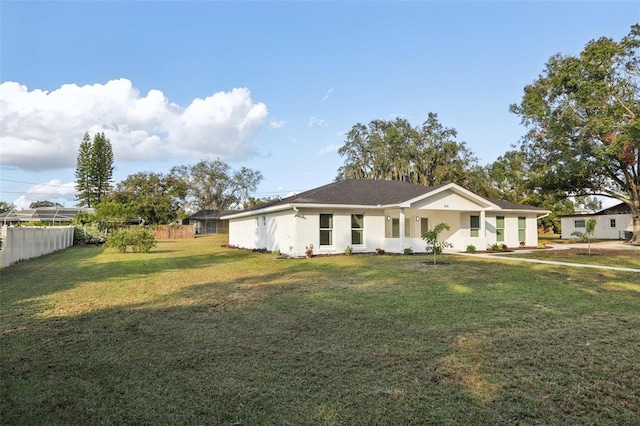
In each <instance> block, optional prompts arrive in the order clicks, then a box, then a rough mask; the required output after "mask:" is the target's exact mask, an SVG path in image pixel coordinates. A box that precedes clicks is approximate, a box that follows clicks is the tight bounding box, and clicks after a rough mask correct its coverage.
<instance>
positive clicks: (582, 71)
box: [511, 24, 640, 244]
mask: <svg viewBox="0 0 640 426" xmlns="http://www.w3.org/2000/svg"><path fill="white" fill-rule="evenodd" d="M639 47H640V25H637V24H636V25H634V26H633V27H632V28H631V32H630V33H629V35H627V36H626V37H624V38H623V39H622V40H621V41H620V42H615V41H614V40H612V39H610V38H605V37H603V38H600V39H598V40H592V41H590V42H589V43H588V44H587V45H586V46H585V48H584V50H583V51H582V52H581V53H580V55H578V56H570V55H568V56H563V55H560V54H557V55H555V56H552V57H551V58H550V59H549V61H548V63H547V65H546V68H545V70H544V72H543V74H542V75H541V76H539V77H538V78H537V79H536V80H535V81H534V83H533V84H531V85H528V86H526V87H525V89H524V96H523V98H522V101H521V103H520V104H519V105H511V111H512V112H514V113H516V114H518V115H520V117H521V119H522V123H523V124H524V125H526V126H527V127H528V133H527V135H526V136H525V137H524V138H523V141H522V146H523V149H524V150H525V151H526V153H527V156H528V158H529V159H530V161H531V162H532V166H531V167H532V179H533V181H534V183H535V185H536V187H538V188H541V189H558V190H563V191H566V192H567V193H568V194H570V195H575V196H581V195H603V196H607V197H612V198H616V199H618V200H620V201H622V202H624V203H625V204H627V205H628V206H629V207H630V209H631V214H632V217H633V231H634V236H633V239H632V241H633V242H634V243H636V244H640V123H639V122H638V119H639V118H640V117H639V114H640V57H639V54H638V48H639Z"/></svg>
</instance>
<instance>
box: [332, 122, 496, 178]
mask: <svg viewBox="0 0 640 426" xmlns="http://www.w3.org/2000/svg"><path fill="white" fill-rule="evenodd" d="M456 136H457V132H456V130H455V129H451V128H446V127H444V126H443V125H442V124H440V122H439V121H438V116H437V115H436V114H434V113H429V115H428V117H427V119H426V120H425V122H424V123H422V126H420V127H413V126H412V125H411V123H409V122H408V121H407V120H405V119H403V118H396V119H395V120H393V121H385V120H373V121H371V122H370V123H369V125H368V126H364V125H363V124H361V123H357V124H356V125H354V126H353V127H352V128H351V130H350V131H349V132H348V133H347V139H346V141H345V143H344V145H343V146H342V147H340V149H339V150H338V154H340V155H341V156H343V157H345V162H344V165H343V166H341V167H340V168H339V169H338V176H337V179H386V180H401V181H405V182H412V183H416V184H420V185H426V186H433V185H438V184H441V183H449V182H454V183H457V184H459V185H462V186H464V187H467V188H469V189H471V190H475V189H477V186H478V183H479V182H482V181H483V180H484V179H483V178H482V176H483V175H484V171H483V170H482V169H481V168H480V167H477V159H476V157H475V156H474V155H473V153H472V152H471V151H470V150H469V149H468V148H467V146H466V144H465V143H464V142H457V141H456V140H455V138H456Z"/></svg>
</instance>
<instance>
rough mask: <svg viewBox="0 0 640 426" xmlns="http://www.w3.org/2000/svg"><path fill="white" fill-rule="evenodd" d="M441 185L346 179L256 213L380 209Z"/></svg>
mask: <svg viewBox="0 0 640 426" xmlns="http://www.w3.org/2000/svg"><path fill="white" fill-rule="evenodd" d="M441 186H444V185H438V186H431V187H429V186H422V185H415V184H413V183H408V182H401V181H397V180H370V179H346V180H341V181H338V182H333V183H330V184H327V185H324V186H321V187H318V188H314V189H311V190H309V191H305V192H301V193H300V194H296V195H292V196H290V197H287V198H284V199H282V200H279V201H274V202H272V203H269V204H266V205H261V206H259V207H257V208H255V209H254V210H258V209H263V208H265V207H272V206H278V205H284V204H342V205H358V206H378V205H387V204H399V203H402V202H404V201H407V200H411V199H413V198H416V197H419V196H421V195H424V194H427V193H429V192H431V191H433V190H435V189H437V188H439V187H441Z"/></svg>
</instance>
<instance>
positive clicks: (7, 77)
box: [0, 0, 640, 207]
mask: <svg viewBox="0 0 640 426" xmlns="http://www.w3.org/2000/svg"><path fill="white" fill-rule="evenodd" d="M0 19H1V21H0V43H1V44H0V108H1V110H0V113H1V116H0V132H1V133H0V173H1V175H0V179H1V180H0V200H2V201H9V202H14V203H16V204H18V205H19V206H20V207H27V206H28V204H29V203H30V202H32V201H35V200H44V199H47V200H55V201H58V202H64V203H65V204H66V205H68V206H70V205H74V204H75V202H74V196H73V180H74V170H75V159H76V155H77V147H78V144H79V143H80V140H81V139H82V135H83V133H84V132H85V131H89V132H90V133H91V134H93V133H95V132H96V131H104V132H105V134H106V135H107V137H109V138H110V139H111V142H112V144H113V146H114V154H115V172H114V178H115V180H116V181H119V180H122V179H124V178H126V177H127V176H128V175H130V174H133V173H136V172H140V171H154V172H167V171H169V169H170V168H171V167H172V166H174V165H180V164H193V163H195V162H197V161H198V160H200V159H205V158H212V159H213V158H217V157H220V158H221V159H223V160H225V161H227V162H228V163H229V164H230V165H231V166H232V167H234V168H239V167H241V166H247V167H251V168H254V169H257V170H260V171H261V172H262V173H263V175H264V180H263V182H262V183H261V185H260V187H259V189H258V191H257V192H256V194H255V195H256V196H259V197H260V196H273V195H281V196H284V195H286V194H287V193H290V192H293V191H302V190H306V189H310V188H313V187H316V186H319V185H323V184H326V183H329V182H331V181H332V180H333V179H334V178H335V176H336V173H337V169H338V167H340V165H342V164H343V158H341V157H340V156H338V154H337V152H336V151H337V149H338V147H339V146H340V145H342V144H343V142H344V140H345V138H344V133H345V132H346V131H348V130H349V129H350V128H351V127H352V126H353V125H354V124H356V123H358V122H361V123H363V124H366V123H368V122H369V121H371V120H373V119H393V118H394V117H397V116H401V117H404V118H407V119H408V120H409V121H410V122H411V123H413V124H414V125H419V124H421V123H422V122H423V121H424V120H425V119H426V117H427V114H428V113H429V112H435V113H437V114H438V118H439V120H440V122H441V123H442V124H443V125H444V126H447V127H453V128H455V129H456V130H457V131H458V141H461V142H462V141H464V142H466V143H467V144H468V146H469V148H470V149H471V150H472V151H473V152H474V153H475V154H476V155H477V156H478V157H479V159H480V163H481V164H487V163H490V162H492V161H494V160H495V159H496V158H497V157H498V156H500V155H501V154H503V153H504V152H505V151H507V150H508V149H510V146H511V144H513V143H515V142H517V141H518V140H519V138H520V137H521V136H522V135H523V133H524V131H525V130H524V128H523V127H522V126H520V124H519V119H518V117H517V116H514V115H512V114H510V113H509V111H508V109H509V105H510V104H512V103H516V102H518V101H519V100H520V99H521V96H522V93H523V88H524V86H525V85H527V84H529V83H531V82H533V80H534V79H535V78H536V77H537V76H538V75H539V74H540V73H541V72H542V71H543V69H544V65H545V63H546V61H547V60H548V59H549V57H550V56H551V55H553V54H555V53H563V54H578V53H579V52H580V51H581V50H582V48H583V47H584V45H585V44H586V43H587V42H588V41H589V40H592V39H595V38H599V37H601V36H607V37H611V38H613V39H615V40H619V39H620V38H622V37H623V36H624V35H626V34H627V33H628V32H629V29H630V26H631V25H632V24H634V23H637V22H638V21H640V2H639V1H637V0H636V1H615V0H612V1H566V2H556V1H521V2H520V1H464V2H463V1H449V2H435V1H400V2H397V1H396V2H386V1H356V2H342V1H324V2H322V1H317V2H313V1H278V2H270V1H246V2H244V1H240V2H223V1H142V2H125V1H114V2H98V1H84V2H73V1H62V2H56V1H46V2H34V1H20V2H18V1H2V2H0Z"/></svg>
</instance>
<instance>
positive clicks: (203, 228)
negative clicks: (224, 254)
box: [182, 210, 238, 235]
mask: <svg viewBox="0 0 640 426" xmlns="http://www.w3.org/2000/svg"><path fill="white" fill-rule="evenodd" d="M233 213H238V210H200V211H199V212H197V213H196V214H193V215H191V216H189V217H188V218H186V219H185V220H183V221H182V223H183V224H184V225H194V227H195V232H196V234H197V235H202V234H228V233H229V220H227V219H222V216H225V215H229V214H233Z"/></svg>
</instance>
